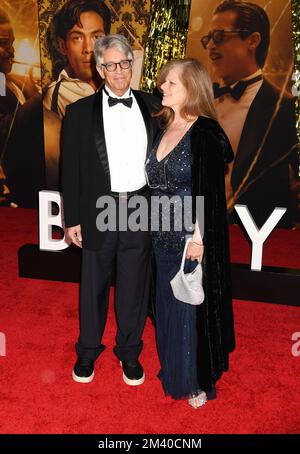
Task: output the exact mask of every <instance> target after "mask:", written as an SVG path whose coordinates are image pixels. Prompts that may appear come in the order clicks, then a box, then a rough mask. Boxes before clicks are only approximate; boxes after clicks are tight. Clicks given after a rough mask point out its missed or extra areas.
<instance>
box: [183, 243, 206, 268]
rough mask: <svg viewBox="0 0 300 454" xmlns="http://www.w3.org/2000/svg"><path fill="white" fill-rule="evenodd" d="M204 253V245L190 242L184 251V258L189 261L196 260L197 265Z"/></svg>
mask: <svg viewBox="0 0 300 454" xmlns="http://www.w3.org/2000/svg"><path fill="white" fill-rule="evenodd" d="M203 253H204V245H203V244H202V243H198V242H197V243H196V242H194V241H190V242H189V244H188V247H187V251H186V258H187V259H191V260H192V261H194V260H198V262H199V263H201V262H202V258H203Z"/></svg>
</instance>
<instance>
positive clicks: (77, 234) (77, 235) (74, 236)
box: [66, 225, 82, 247]
mask: <svg viewBox="0 0 300 454" xmlns="http://www.w3.org/2000/svg"><path fill="white" fill-rule="evenodd" d="M66 235H67V236H68V237H69V238H70V240H71V241H72V243H74V244H76V246H78V247H82V236H81V227H80V225H75V226H74V227H69V228H67V229H66Z"/></svg>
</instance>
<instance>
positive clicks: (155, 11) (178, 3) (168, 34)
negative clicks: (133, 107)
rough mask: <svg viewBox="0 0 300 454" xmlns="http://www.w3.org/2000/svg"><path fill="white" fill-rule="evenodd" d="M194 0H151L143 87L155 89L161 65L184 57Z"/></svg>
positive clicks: (148, 89)
mask: <svg viewBox="0 0 300 454" xmlns="http://www.w3.org/2000/svg"><path fill="white" fill-rule="evenodd" d="M190 5H191V0H152V4H151V18H150V27H149V36H148V41H147V44H146V51H145V64H144V74H143V79H142V84H141V88H142V89H143V90H145V91H149V92H152V91H153V89H154V88H155V86H156V78H157V75H158V72H159V70H160V68H161V67H162V66H163V64H164V63H166V62H167V61H168V60H171V59H173V58H184V56H185V47H186V37H187V32H188V22H189V14H190Z"/></svg>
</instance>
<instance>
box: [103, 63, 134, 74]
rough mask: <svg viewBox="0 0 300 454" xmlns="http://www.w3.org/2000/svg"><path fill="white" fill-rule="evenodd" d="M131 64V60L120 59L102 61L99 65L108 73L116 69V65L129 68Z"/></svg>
mask: <svg viewBox="0 0 300 454" xmlns="http://www.w3.org/2000/svg"><path fill="white" fill-rule="evenodd" d="M131 64H132V60H121V61H119V62H118V63H114V62H111V63H102V64H101V66H103V67H104V68H105V69H106V71H108V72H109V73H112V72H114V71H116V69H117V66H118V65H119V66H120V68H121V69H129V68H130V67H131Z"/></svg>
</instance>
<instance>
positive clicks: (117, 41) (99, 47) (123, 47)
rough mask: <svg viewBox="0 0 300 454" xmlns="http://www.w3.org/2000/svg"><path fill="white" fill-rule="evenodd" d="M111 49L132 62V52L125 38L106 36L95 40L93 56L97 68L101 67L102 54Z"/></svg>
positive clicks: (121, 36)
mask: <svg viewBox="0 0 300 454" xmlns="http://www.w3.org/2000/svg"><path fill="white" fill-rule="evenodd" d="M112 47H113V48H115V49H117V50H119V51H120V52H122V53H123V54H125V55H126V58H127V59H128V60H133V51H132V48H131V46H130V44H129V42H128V40H127V38H125V36H123V35H106V36H101V37H100V38H97V39H96V41H95V46H94V55H95V60H96V64H97V66H100V65H102V63H103V54H104V52H105V51H106V50H107V49H111V48H112Z"/></svg>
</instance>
